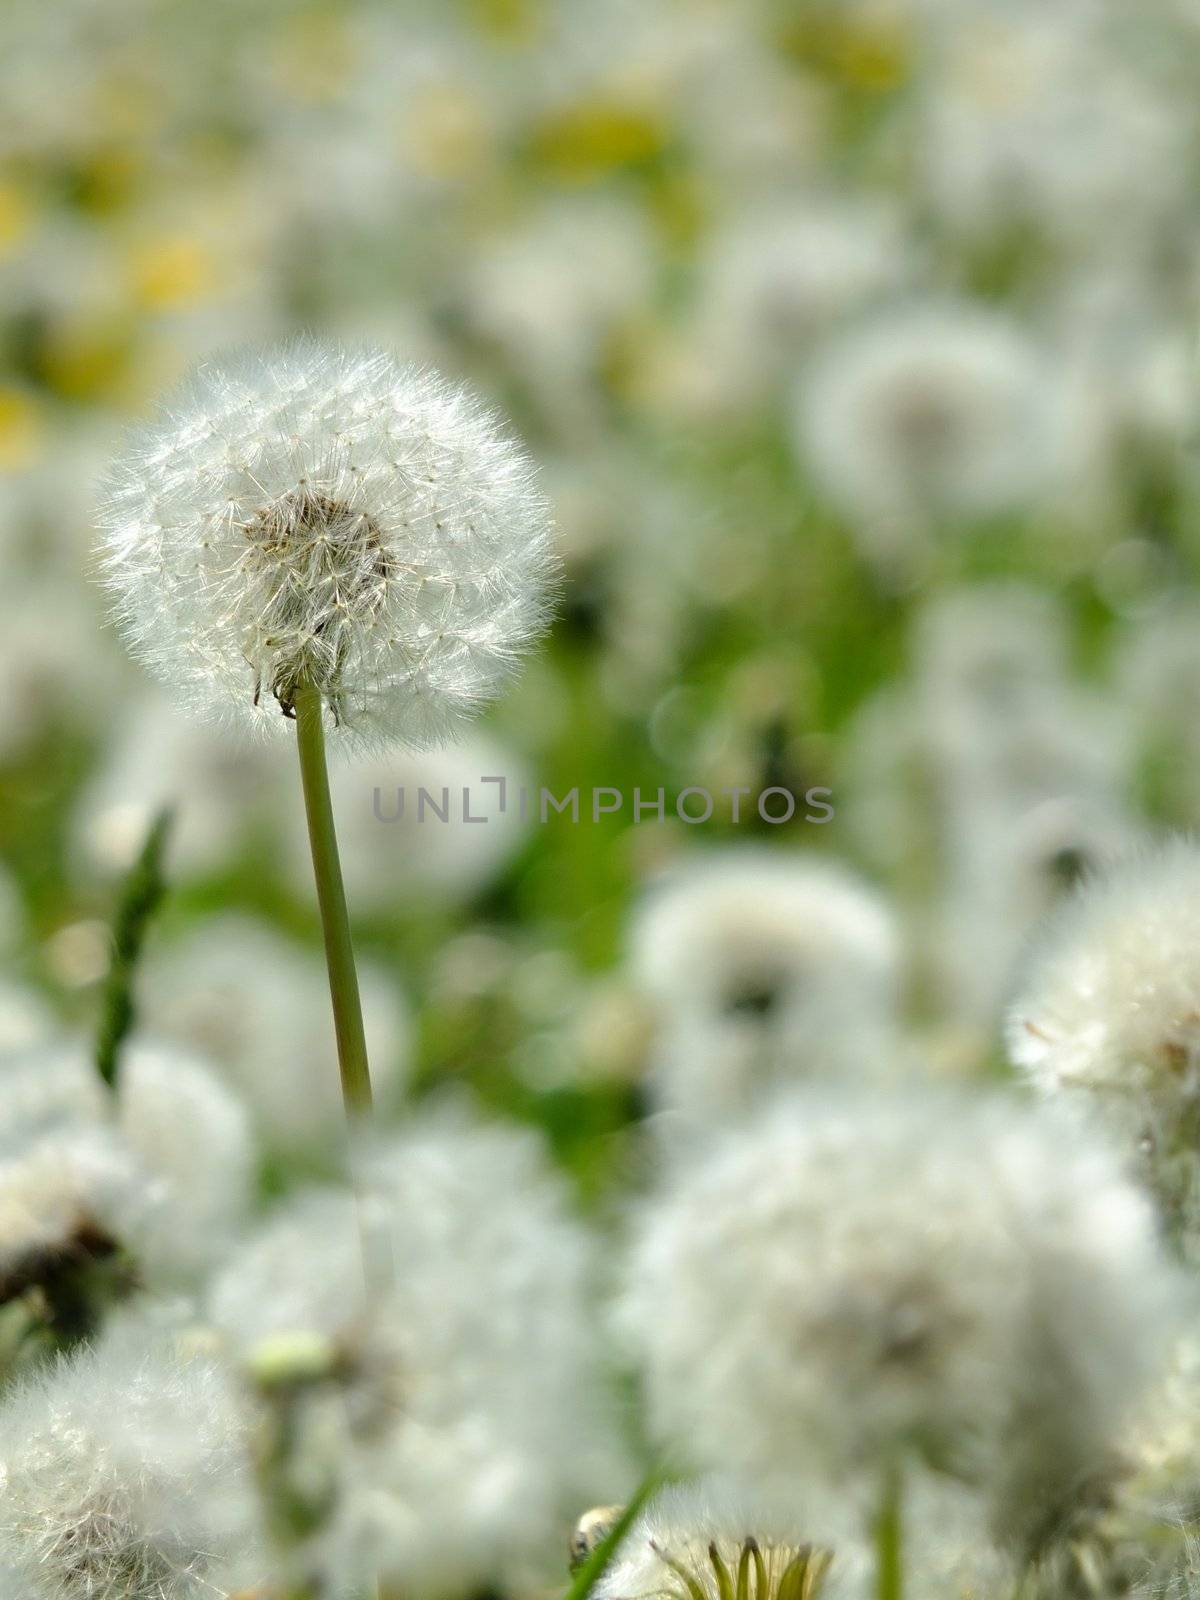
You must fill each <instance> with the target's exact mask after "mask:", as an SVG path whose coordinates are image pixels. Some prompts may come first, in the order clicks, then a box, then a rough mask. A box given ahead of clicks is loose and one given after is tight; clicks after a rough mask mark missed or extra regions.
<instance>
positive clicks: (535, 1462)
mask: <svg viewBox="0 0 1200 1600" xmlns="http://www.w3.org/2000/svg"><path fill="white" fill-rule="evenodd" d="M365 1181H366V1189H367V1193H366V1198H365V1201H364V1202H363V1203H364V1204H365V1206H366V1208H367V1210H366V1213H365V1215H366V1216H367V1217H369V1218H372V1219H376V1220H377V1221H378V1220H380V1219H381V1220H382V1222H383V1225H384V1226H385V1228H386V1230H387V1232H388V1234H389V1236H390V1238H391V1241H392V1249H393V1254H394V1258H395V1269H396V1284H397V1288H396V1290H395V1292H394V1294H393V1295H392V1296H391V1297H390V1298H387V1299H385V1300H384V1301H383V1302H382V1303H380V1304H376V1305H372V1306H365V1305H364V1301H363V1290H362V1282H361V1264H360V1261H359V1252H358V1231H357V1229H358V1221H357V1217H356V1208H355V1203H354V1202H353V1201H352V1200H351V1198H350V1197H349V1196H348V1195H344V1194H341V1193H339V1192H337V1191H326V1192H324V1193H313V1194H310V1195H309V1196H308V1197H305V1198H301V1199H299V1200H296V1201H293V1202H291V1203H289V1204H288V1205H286V1206H285V1207H284V1208H283V1209H282V1210H281V1211H280V1212H278V1213H277V1214H276V1215H275V1216H274V1217H273V1218H269V1219H268V1220H267V1221H266V1222H265V1223H264V1224H263V1226H262V1228H261V1229H260V1230H259V1231H258V1233H257V1234H254V1235H251V1236H250V1237H249V1238H248V1240H247V1242H246V1245H245V1247H244V1249H243V1250H242V1251H240V1252H238V1253H236V1254H235V1255H234V1256H233V1257H232V1258H231V1260H230V1261H229V1263H228V1264H227V1266H226V1267H225V1268H224V1269H223V1271H222V1272H221V1273H220V1274H219V1276H218V1277H217V1278H216V1280H215V1282H214V1285H213V1288H212V1292H211V1296H210V1309H211V1312H212V1315H213V1316H214V1318H215V1320H216V1322H217V1324H218V1325H219V1326H220V1327H221V1328H222V1329H223V1330H224V1331H225V1333H226V1335H227V1337H228V1338H229V1339H230V1340H231V1341H232V1342H233V1343H234V1344H235V1345H236V1347H237V1348H238V1349H239V1350H240V1351H241V1352H242V1353H243V1354H244V1355H245V1356H247V1357H252V1355H253V1352H254V1351H255V1350H256V1349H259V1350H261V1349H263V1348H264V1345H265V1344H266V1343H267V1342H269V1341H271V1340H278V1339H280V1338H283V1337H286V1336H288V1335H291V1334H296V1333H313V1332H315V1333H317V1334H319V1335H321V1336H322V1337H323V1338H324V1339H326V1340H329V1341H332V1343H333V1345H334V1347H335V1348H337V1349H340V1350H342V1351H343V1352H346V1353H347V1355H348V1356H349V1357H350V1362H351V1367H352V1371H353V1373H354V1374H356V1375H355V1376H352V1377H351V1378H350V1380H349V1382H350V1389H349V1396H348V1398H349V1402H350V1404H349V1410H348V1413H346V1414H345V1415H347V1416H348V1417H349V1422H348V1423H347V1422H346V1421H343V1428H346V1427H348V1428H349V1430H350V1432H349V1436H348V1437H347V1439H346V1440H345V1441H344V1444H343V1455H342V1461H341V1465H340V1468H339V1474H338V1475H339V1481H340V1486H341V1494H340V1501H339V1504H338V1507H337V1510H336V1512H335V1514H334V1516H333V1519H332V1523H331V1526H330V1528H329V1529H328V1531H327V1534H326V1536H325V1538H324V1540H323V1541H322V1543H321V1546H320V1550H319V1552H318V1554H317V1556H316V1557H315V1559H318V1560H320V1561H321V1562H322V1563H323V1564H324V1565H326V1566H329V1565H332V1567H333V1570H334V1571H335V1572H337V1573H338V1574H340V1575H341V1576H342V1577H343V1578H344V1577H345V1575H346V1574H348V1573H354V1572H360V1571H364V1570H365V1571H370V1570H372V1569H373V1568H378V1569H380V1570H382V1571H383V1572H384V1573H386V1574H387V1575H388V1576H389V1579H390V1580H392V1581H396V1582H398V1583H399V1584H401V1585H402V1586H403V1587H405V1588H406V1589H407V1590H411V1591H413V1592H417V1593H423V1594H460V1593H469V1592H470V1591H471V1590H473V1589H474V1588H476V1587H477V1586H478V1585H479V1584H481V1583H483V1582H485V1581H488V1580H489V1579H490V1580H491V1581H496V1580H497V1579H498V1578H499V1579H501V1580H502V1581H505V1582H514V1583H515V1582H517V1581H519V1580H521V1581H531V1580H533V1579H537V1578H541V1579H549V1578H550V1577H551V1575H552V1574H553V1573H554V1571H555V1570H556V1568H557V1566H558V1565H559V1563H561V1560H562V1550H563V1549H564V1548H565V1539H566V1532H567V1530H568V1529H569V1527H570V1522H571V1519H572V1517H573V1516H574V1515H575V1514H576V1512H577V1510H578V1507H579V1505H581V1504H587V1503H589V1502H590V1501H593V1500H595V1499H597V1498H601V1497H603V1496H605V1495H606V1494H607V1495H608V1497H609V1498H611V1497H612V1495H613V1493H614V1491H615V1492H617V1493H619V1492H621V1491H622V1490H623V1489H624V1487H625V1482H624V1468H623V1463H622V1458H621V1452H620V1451H619V1450H618V1449H617V1448H616V1446H615V1444H614V1439H613V1428H612V1420H611V1418H610V1417H608V1416H606V1415H605V1411H604V1405H603V1400H602V1391H601V1386H600V1382H599V1371H598V1352H599V1346H598V1327H597V1323H596V1316H595V1308H594V1305H593V1302H592V1298H591V1296H592V1275H593V1267H594V1260H593V1256H592V1246H591V1242H590V1240H589V1238H588V1236H587V1234H586V1233H585V1232H584V1231H583V1229H582V1227H581V1225H580V1224H579V1223H578V1222H577V1221H576V1220H575V1219H574V1218H573V1217H572V1216H571V1214H570V1208H569V1206H568V1204H567V1201H566V1197H565V1194H564V1192H563V1186H562V1184H561V1182H560V1180H559V1179H557V1178H556V1177H554V1176H553V1175H552V1174H551V1172H550V1171H549V1169H548V1167H547V1165H546V1162H545V1159H544V1157H543V1155H542V1152H541V1150H540V1147H539V1145H538V1142H537V1140H536V1139H535V1138H534V1137H533V1136H532V1135H530V1134H528V1133H525V1132H520V1131H518V1130H516V1129H514V1128H504V1127H499V1126H496V1127H489V1126H486V1125H480V1124H476V1123H473V1122H471V1121H469V1120H466V1119H464V1118H463V1117H461V1116H459V1115H446V1114H442V1113H434V1114H430V1115H428V1116H425V1117H422V1118H420V1119H418V1120H417V1121H416V1122H414V1123H412V1124H411V1125H410V1127H409V1128H408V1130H407V1131H406V1132H405V1133H404V1134H402V1135H400V1136H399V1138H397V1139H396V1140H395V1141H393V1142H391V1143H389V1144H388V1145H386V1146H384V1147H383V1148H382V1149H381V1150H380V1151H379V1152H378V1154H377V1156H376V1157H375V1158H374V1160H373V1161H372V1163H371V1165H370V1169H369V1171H368V1172H367V1173H366V1178H365Z"/></svg>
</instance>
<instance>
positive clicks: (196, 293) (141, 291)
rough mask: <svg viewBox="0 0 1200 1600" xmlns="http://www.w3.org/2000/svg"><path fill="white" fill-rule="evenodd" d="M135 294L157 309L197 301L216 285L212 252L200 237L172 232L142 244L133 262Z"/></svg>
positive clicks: (139, 299) (131, 264)
mask: <svg viewBox="0 0 1200 1600" xmlns="http://www.w3.org/2000/svg"><path fill="white" fill-rule="evenodd" d="M130 273H131V277H132V279H133V289H134V294H135V296H136V298H137V299H138V301H139V302H140V303H141V304H142V305H144V306H147V307H149V308H150V309H151V310H154V311H165V310H171V309H173V308H175V307H178V306H188V305H195V303H196V302H197V301H199V300H203V299H205V298H206V297H207V296H208V295H211V294H212V292H213V289H214V287H215V285H216V278H217V274H216V268H215V263H214V262H213V259H212V256H211V255H210V253H209V252H208V250H207V249H206V248H205V247H204V246H203V245H202V244H201V243H200V242H199V240H197V239H193V238H190V237H189V236H188V235H187V234H172V235H168V236H167V237H166V238H162V239H155V240H152V241H151V242H149V243H147V244H144V245H142V246H140V247H139V248H138V249H136V250H135V251H134V253H133V259H132V261H131V263H130Z"/></svg>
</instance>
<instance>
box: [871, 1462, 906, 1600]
mask: <svg viewBox="0 0 1200 1600" xmlns="http://www.w3.org/2000/svg"><path fill="white" fill-rule="evenodd" d="M874 1533H875V1596H876V1600H903V1595H904V1530H903V1496H902V1484H901V1471H900V1467H899V1464H898V1463H897V1462H895V1461H889V1462H888V1463H887V1465H886V1466H885V1467H884V1469H883V1475H882V1481H881V1484H880V1491H879V1502H878V1505H877V1507H876V1512H875V1529H874Z"/></svg>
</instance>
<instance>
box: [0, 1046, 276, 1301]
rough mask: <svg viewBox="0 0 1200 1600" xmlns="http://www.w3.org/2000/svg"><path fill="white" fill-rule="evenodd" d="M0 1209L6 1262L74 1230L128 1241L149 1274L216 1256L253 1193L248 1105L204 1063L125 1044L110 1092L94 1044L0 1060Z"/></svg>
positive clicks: (55, 1247) (179, 1272) (60, 1247)
mask: <svg viewBox="0 0 1200 1600" xmlns="http://www.w3.org/2000/svg"><path fill="white" fill-rule="evenodd" d="M0 1100H2V1102H3V1108H4V1109H3V1115H2V1117H0V1210H3V1211H4V1214H5V1218H6V1223H7V1226H6V1229H5V1236H6V1237H5V1242H4V1246H3V1253H4V1255H5V1259H6V1261H7V1262H8V1264H9V1266H10V1268H11V1267H12V1265H13V1263H14V1262H17V1261H19V1260H20V1259H21V1258H23V1257H25V1258H31V1257H33V1256H36V1255H38V1254H39V1253H41V1252H44V1251H50V1252H52V1253H55V1252H57V1253H69V1251H70V1248H71V1241H72V1240H73V1239H75V1238H77V1237H86V1236H90V1235H96V1236H97V1237H100V1236H102V1237H103V1238H104V1239H105V1240H106V1241H107V1243H108V1244H109V1245H111V1246H114V1247H115V1246H117V1245H121V1246H123V1247H124V1248H125V1249H127V1250H128V1251H129V1252H130V1253H131V1254H132V1255H133V1256H134V1257H135V1258H136V1261H137V1266H138V1269H139V1271H140V1272H142V1273H143V1274H144V1275H145V1276H147V1277H148V1278H149V1279H150V1281H152V1282H156V1281H158V1280H160V1279H162V1278H164V1277H165V1278H166V1279H173V1278H179V1277H184V1278H186V1277H189V1276H194V1274H195V1273H196V1271H197V1270H198V1269H199V1268H200V1267H203V1266H206V1265H208V1264H210V1263H211V1261H212V1260H213V1259H214V1256H215V1255H216V1254H217V1253H218V1252H219V1251H220V1249H221V1247H222V1244H223V1243H227V1242H228V1239H229V1236H230V1233H231V1232H232V1230H233V1228H234V1227H235V1225H236V1224H238V1223H239V1222H240V1221H241V1218H242V1216H243V1213H244V1211H245V1209H246V1208H247V1206H248V1204H249V1200H250V1194H251V1188H252V1180H253V1146H252V1143H251V1139H250V1132H249V1122H248V1118H247V1115H246V1112H245V1110H244V1108H243V1107H242V1105H241V1104H240V1103H239V1102H238V1101H237V1099H236V1098H235V1097H234V1095H233V1094H232V1093H231V1092H230V1090H228V1089H227V1088H226V1087H225V1086H224V1085H223V1084H222V1083H221V1081H220V1080H219V1079H218V1078H217V1077H216V1075H215V1074H214V1073H213V1072H212V1070H211V1069H210V1068H208V1067H207V1066H206V1065H205V1064H204V1063H203V1062H202V1061H200V1060H198V1059H194V1058H191V1057H189V1056H187V1055H185V1054H183V1053H182V1052H180V1051H179V1050H178V1049H176V1048H174V1047H169V1046H162V1045H153V1044H147V1043H143V1042H140V1041H139V1042H135V1043H133V1044H130V1045H129V1046H127V1048H126V1050H125V1052H124V1054H123V1057H122V1062H121V1073H120V1077H119V1080H118V1088H117V1092H116V1095H115V1097H112V1096H110V1095H109V1094H108V1092H107V1091H106V1090H105V1089H104V1086H103V1085H102V1083H101V1082H100V1079H99V1076H98V1075H97V1073H96V1069H95V1067H94V1065H93V1064H92V1062H91V1060H90V1059H89V1057H88V1052H87V1049H86V1047H85V1046H83V1045H81V1044H75V1043H64V1044H55V1045H47V1046H38V1047H34V1048H30V1049H27V1050H20V1051H13V1052H9V1053H8V1054H6V1055H4V1056H2V1057H0Z"/></svg>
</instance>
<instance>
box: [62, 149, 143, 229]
mask: <svg viewBox="0 0 1200 1600" xmlns="http://www.w3.org/2000/svg"><path fill="white" fill-rule="evenodd" d="M142 170H143V163H142V161H141V158H140V157H139V156H138V155H137V154H136V152H135V151H134V150H132V149H130V148H128V147H121V148H117V147H113V148H111V149H107V150H97V151H96V152H94V154H93V155H92V156H91V157H90V158H89V159H88V160H87V161H86V162H85V164H84V165H83V167H82V168H81V169H80V171H79V179H78V183H79V204H80V206H81V207H82V208H83V210H85V211H90V212H93V213H95V214H98V215H101V216H104V215H106V214H108V213H110V212H113V211H119V210H120V209H121V208H122V207H123V206H125V205H126V204H128V202H129V201H130V200H131V199H132V197H133V194H134V192H135V190H136V188H137V184H138V180H139V178H140V177H141V175H142Z"/></svg>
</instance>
